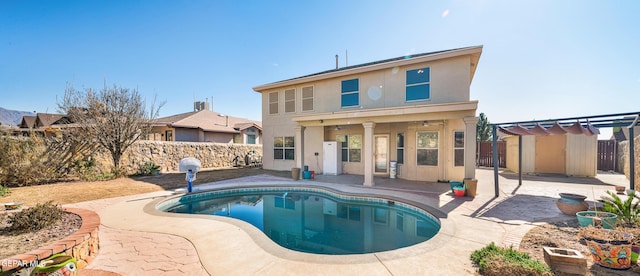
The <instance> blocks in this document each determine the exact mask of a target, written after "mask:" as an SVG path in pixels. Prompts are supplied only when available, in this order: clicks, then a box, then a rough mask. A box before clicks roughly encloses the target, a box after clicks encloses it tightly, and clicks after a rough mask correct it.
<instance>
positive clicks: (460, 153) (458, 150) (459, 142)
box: [453, 131, 464, 167]
mask: <svg viewBox="0 0 640 276" xmlns="http://www.w3.org/2000/svg"><path fill="white" fill-rule="evenodd" d="M453 165H454V166H456V167H461V166H464V132H462V131H455V132H454V133H453Z"/></svg>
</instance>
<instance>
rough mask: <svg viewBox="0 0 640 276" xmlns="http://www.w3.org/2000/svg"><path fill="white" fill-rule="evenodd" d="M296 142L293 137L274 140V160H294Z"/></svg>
mask: <svg viewBox="0 0 640 276" xmlns="http://www.w3.org/2000/svg"><path fill="white" fill-rule="evenodd" d="M295 151H296V147H295V140H294V137H293V136H285V137H274V138H273V159H274V160H294V159H295Z"/></svg>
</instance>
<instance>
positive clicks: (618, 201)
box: [602, 191, 640, 227]
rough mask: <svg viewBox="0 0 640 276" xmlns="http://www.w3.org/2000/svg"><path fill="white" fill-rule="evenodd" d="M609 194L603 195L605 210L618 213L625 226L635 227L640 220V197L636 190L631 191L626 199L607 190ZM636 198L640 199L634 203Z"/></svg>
mask: <svg viewBox="0 0 640 276" xmlns="http://www.w3.org/2000/svg"><path fill="white" fill-rule="evenodd" d="M607 194H608V195H609V196H603V197H602V199H603V204H604V210H605V211H607V212H609V213H613V214H616V215H617V216H618V221H619V222H620V223H621V224H622V225H623V226H625V227H633V226H636V225H637V223H638V222H640V209H638V205H639V204H640V197H638V196H637V195H636V193H635V192H634V191H633V192H630V193H629V195H628V196H627V199H625V200H622V198H620V197H619V196H618V195H616V194H614V193H612V192H611V191H607ZM636 199H639V200H637V201H636V202H635V203H634V202H633V201H634V200H636Z"/></svg>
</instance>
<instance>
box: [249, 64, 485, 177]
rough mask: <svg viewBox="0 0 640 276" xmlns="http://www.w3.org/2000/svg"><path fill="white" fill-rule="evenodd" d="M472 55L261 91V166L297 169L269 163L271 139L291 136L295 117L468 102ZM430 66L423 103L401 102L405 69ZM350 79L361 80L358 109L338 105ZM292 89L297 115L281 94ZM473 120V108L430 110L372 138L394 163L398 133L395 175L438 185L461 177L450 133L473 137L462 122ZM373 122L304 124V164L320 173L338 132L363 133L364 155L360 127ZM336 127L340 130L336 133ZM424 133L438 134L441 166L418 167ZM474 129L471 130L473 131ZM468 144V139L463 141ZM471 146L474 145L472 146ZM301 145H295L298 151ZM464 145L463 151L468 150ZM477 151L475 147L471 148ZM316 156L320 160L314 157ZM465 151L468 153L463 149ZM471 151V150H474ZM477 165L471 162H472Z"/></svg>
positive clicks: (351, 169)
mask: <svg viewBox="0 0 640 276" xmlns="http://www.w3.org/2000/svg"><path fill="white" fill-rule="evenodd" d="M470 63H471V58H470V56H460V57H453V58H447V59H442V60H437V61H431V62H422V63H417V64H412V65H408V66H399V67H394V68H387V69H382V70H376V71H371V72H364V73H358V74H353V75H349V76H342V77H339V78H330V79H325V80H321V81H313V82H308V83H300V84H297V85H294V86H286V87H279V88H277V89H268V90H265V91H261V92H262V112H263V114H262V118H263V120H262V121H263V122H262V123H263V129H264V130H263V137H262V141H263V147H264V159H263V167H264V168H265V169H273V170H290V169H291V168H293V167H296V161H295V160H273V141H274V137H275V136H280V137H282V136H285V137H287V136H291V137H295V134H296V133H295V127H296V126H297V125H298V123H297V122H296V121H294V120H293V118H294V116H300V115H311V114H316V113H322V114H331V113H332V112H344V111H351V112H356V113H357V112H358V110H367V109H374V108H392V107H397V108H398V109H400V110H401V109H403V108H404V107H408V106H417V105H432V104H444V103H452V102H454V103H459V102H468V101H469V85H470V75H471V65H470ZM424 67H429V68H430V74H431V76H430V77H431V79H430V86H431V87H430V99H429V100H422V101H412V102H406V101H405V90H406V84H405V78H406V71H407V70H412V69H417V68H424ZM353 78H358V79H359V106H356V107H347V108H342V107H341V93H340V91H341V81H342V80H349V79H353ZM307 86H313V87H314V110H313V111H304V112H303V111H301V109H302V100H301V99H302V88H303V87H307ZM288 89H295V91H296V112H292V113H285V112H284V108H285V106H284V91H285V90H288ZM270 92H278V99H279V101H278V104H279V105H278V111H279V112H278V114H269V93H270ZM464 117H475V110H464V111H456V112H431V113H422V114H412V115H406V116H403V117H402V120H401V121H399V122H392V123H386V122H385V123H376V125H375V128H374V135H388V136H389V160H395V159H396V147H395V145H396V141H395V139H396V133H397V132H404V133H405V161H404V164H402V165H400V166H399V167H398V168H399V170H400V171H399V173H398V175H399V177H401V178H404V179H412V180H424V181H436V180H438V179H452V180H462V179H463V178H464V175H465V170H464V167H454V166H453V154H454V153H453V150H452V147H453V132H454V131H456V130H457V131H465V136H467V135H471V136H472V137H475V133H472V134H467V133H466V130H467V129H466V126H465V123H464V121H463V119H462V118H464ZM377 120H380V118H379V117H377V118H367V117H357V118H346V119H331V120H323V121H320V120H318V121H317V122H316V121H314V122H313V123H311V124H309V122H305V123H302V124H303V125H306V127H305V130H304V141H305V148H304V156H303V158H304V164H306V165H308V166H309V168H310V169H312V170H316V172H317V173H319V172H322V171H323V170H322V160H323V159H322V158H323V156H322V142H323V141H335V139H336V134H343V135H344V134H360V135H363V150H362V153H363V154H364V148H365V146H366V145H365V142H364V140H365V139H364V128H363V125H362V123H363V122H366V121H373V122H376V121H377ZM426 120H439V121H445V123H444V124H442V125H439V126H429V127H423V126H422V122H423V121H426ZM336 125H340V127H341V130H339V131H337V132H336V131H335V130H334V128H335V126H336ZM423 130H435V131H438V132H439V139H440V144H439V147H440V148H439V166H435V167H432V166H416V165H415V164H416V156H415V151H416V149H415V147H416V145H415V144H416V140H415V139H416V132H417V131H423ZM474 130H475V128H474ZM465 140H466V139H465ZM471 144H473V143H471ZM300 146H301V145H296V151H298V150H300ZM470 146H471V145H469V143H467V142H465V147H470ZM473 147H475V144H473ZM315 152H318V154H319V155H318V156H315ZM465 152H466V149H465ZM474 152H475V151H474ZM362 158H363V159H362V160H363V161H361V162H353V163H352V162H345V163H344V166H343V172H344V173H349V174H363V173H364V156H362ZM472 165H473V166H474V167H475V164H472Z"/></svg>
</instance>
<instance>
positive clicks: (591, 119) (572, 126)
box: [491, 112, 640, 197]
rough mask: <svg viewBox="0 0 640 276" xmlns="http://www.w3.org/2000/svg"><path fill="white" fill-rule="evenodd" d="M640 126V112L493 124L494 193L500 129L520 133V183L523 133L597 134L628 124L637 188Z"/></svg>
mask: <svg viewBox="0 0 640 276" xmlns="http://www.w3.org/2000/svg"><path fill="white" fill-rule="evenodd" d="M638 125H640V112H630V113H618V114H607V115H594V116H584V117H572V118H561V119H547V120H535V121H521V122H508V123H499V124H491V127H492V134H493V180H494V186H495V196H496V197H498V196H499V190H500V186H499V183H498V166H497V164H498V130H500V131H501V132H503V133H505V134H509V135H517V136H518V186H520V185H522V136H523V135H555V134H564V133H571V134H584V135H597V134H599V131H598V129H599V128H607V127H626V128H628V129H629V164H630V166H629V188H630V189H631V190H635V156H634V138H635V134H634V129H633V127H635V126H638Z"/></svg>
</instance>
